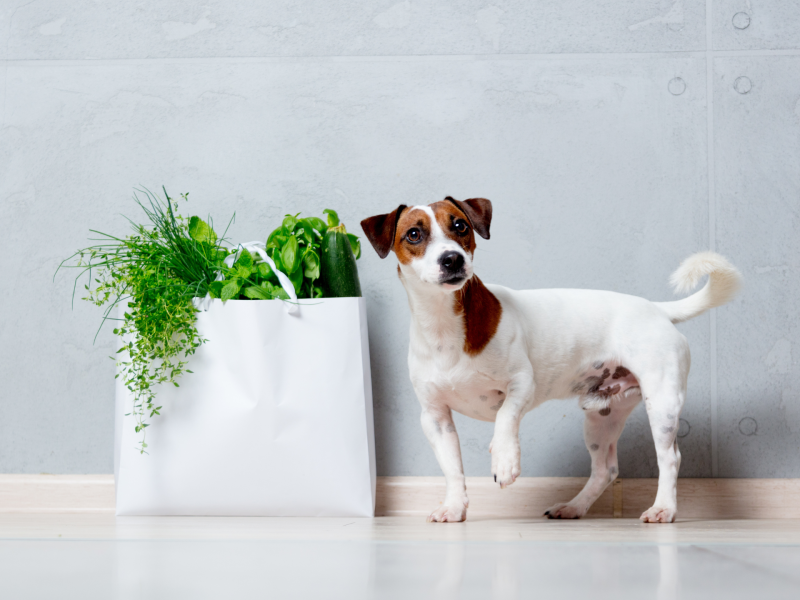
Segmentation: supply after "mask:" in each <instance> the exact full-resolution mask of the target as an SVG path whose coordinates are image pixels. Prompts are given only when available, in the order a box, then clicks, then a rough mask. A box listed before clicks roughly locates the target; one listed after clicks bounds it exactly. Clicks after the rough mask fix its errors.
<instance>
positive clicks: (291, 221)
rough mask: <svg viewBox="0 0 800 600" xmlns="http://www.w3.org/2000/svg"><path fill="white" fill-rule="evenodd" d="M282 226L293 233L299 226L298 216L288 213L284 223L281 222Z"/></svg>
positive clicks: (287, 231)
mask: <svg viewBox="0 0 800 600" xmlns="http://www.w3.org/2000/svg"><path fill="white" fill-rule="evenodd" d="M297 214H300V213H297ZM281 226H282V227H283V228H284V229H285V230H286V233H291V232H292V231H294V228H295V227H296V226H297V217H296V216H292V215H286V216H285V217H284V218H283V223H282V224H281Z"/></svg>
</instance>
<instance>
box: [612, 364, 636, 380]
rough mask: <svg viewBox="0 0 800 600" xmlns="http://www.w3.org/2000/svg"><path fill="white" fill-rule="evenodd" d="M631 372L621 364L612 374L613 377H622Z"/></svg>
mask: <svg viewBox="0 0 800 600" xmlns="http://www.w3.org/2000/svg"><path fill="white" fill-rule="evenodd" d="M630 374H631V372H630V371H629V370H628V369H626V368H625V367H623V366H619V367H617V368H616V369H615V370H614V374H613V375H612V376H611V379H622V378H623V377H627V376H628V375H630Z"/></svg>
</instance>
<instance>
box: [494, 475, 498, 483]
mask: <svg viewBox="0 0 800 600" xmlns="http://www.w3.org/2000/svg"><path fill="white" fill-rule="evenodd" d="M494 482H495V483H497V475H495V476H494Z"/></svg>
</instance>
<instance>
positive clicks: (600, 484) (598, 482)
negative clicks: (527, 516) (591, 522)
mask: <svg viewBox="0 0 800 600" xmlns="http://www.w3.org/2000/svg"><path fill="white" fill-rule="evenodd" d="M640 400H641V394H640V391H639V388H636V387H634V388H629V389H628V390H626V392H625V394H624V395H622V396H621V397H618V398H615V399H613V400H612V402H611V404H610V405H609V407H608V408H606V409H604V410H602V411H599V412H598V411H587V412H586V421H585V422H584V425H583V434H584V440H585V441H586V448H587V449H588V450H589V454H590V455H591V457H592V475H591V477H589V481H587V482H586V485H585V486H584V487H583V489H582V490H581V491H580V493H579V494H578V495H577V496H575V497H574V498H573V499H572V500H570V501H569V502H567V503H566V504H564V503H561V504H556V505H555V506H551V507H550V508H549V509H548V510H547V512H545V513H544V514H545V515H546V516H547V517H549V518H550V519H578V518H580V517H582V516H583V515H585V514H586V512H587V511H588V510H589V508H591V506H592V504H594V503H595V501H596V500H597V499H598V498H599V497H600V494H602V493H603V491H604V490H605V489H606V487H608V484H610V483H611V482H612V481H614V479H616V478H617V474H618V473H619V467H618V465H617V440H619V436H620V435H621V434H622V430H623V429H624V428H625V421H626V420H627V419H628V415H630V414H631V411H632V410H633V409H634V407H635V406H636V405H637V404H638V403H639V401H640ZM609 409H610V412H608V411H609Z"/></svg>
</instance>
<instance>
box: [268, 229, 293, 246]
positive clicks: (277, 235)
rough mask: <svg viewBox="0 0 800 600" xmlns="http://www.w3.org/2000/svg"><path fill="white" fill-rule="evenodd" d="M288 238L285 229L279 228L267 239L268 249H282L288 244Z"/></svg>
mask: <svg viewBox="0 0 800 600" xmlns="http://www.w3.org/2000/svg"><path fill="white" fill-rule="evenodd" d="M287 239H288V238H287V236H286V234H285V233H284V231H283V227H278V228H277V229H276V230H275V231H273V232H272V233H270V234H269V237H268V238H267V248H280V247H281V246H283V245H284V244H285V243H286V240H287Z"/></svg>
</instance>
